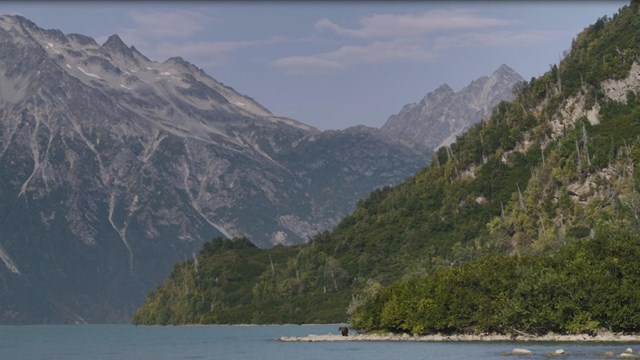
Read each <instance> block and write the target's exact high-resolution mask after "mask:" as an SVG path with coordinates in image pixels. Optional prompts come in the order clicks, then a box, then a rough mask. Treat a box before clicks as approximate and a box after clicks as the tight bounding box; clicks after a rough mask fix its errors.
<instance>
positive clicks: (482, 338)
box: [279, 333, 640, 343]
mask: <svg viewBox="0 0 640 360" xmlns="http://www.w3.org/2000/svg"><path fill="white" fill-rule="evenodd" d="M279 340H280V341H283V342H338V341H404V342H493V341H495V342H558V343H561V342H594V343H596V342H601V343H640V334H633V335H627V334H619V333H599V334H597V335H594V336H591V335H588V334H577V335H560V334H554V333H549V334H546V335H541V336H535V335H517V336H512V335H501V334H477V335H470V334H453V335H443V334H433V335H409V334H401V335H399V334H392V333H389V334H353V335H349V336H342V335H340V334H325V335H316V334H309V335H308V336H302V337H299V336H282V337H280V339H279Z"/></svg>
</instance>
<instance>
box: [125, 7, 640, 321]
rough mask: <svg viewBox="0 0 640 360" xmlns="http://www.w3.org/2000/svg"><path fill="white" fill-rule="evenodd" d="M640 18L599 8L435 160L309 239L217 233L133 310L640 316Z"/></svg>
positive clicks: (441, 317)
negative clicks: (282, 243)
mask: <svg viewBox="0 0 640 360" xmlns="http://www.w3.org/2000/svg"><path fill="white" fill-rule="evenodd" d="M639 29H640V9H639V3H638V1H633V2H632V3H631V4H630V5H628V6H625V7H624V8H622V9H621V10H620V11H619V13H618V14H616V15H614V16H613V17H612V18H606V17H604V18H601V19H598V20H597V21H596V22H595V23H594V24H593V25H591V26H589V27H588V28H587V29H585V30H584V31H583V32H582V33H580V34H579V35H578V36H577V37H576V39H575V40H574V41H573V43H572V44H571V48H570V50H569V51H567V53H566V56H565V57H564V59H563V60H562V61H561V62H560V64H558V65H553V66H551V68H550V70H549V71H547V72H546V73H545V74H544V75H542V76H540V77H538V78H533V79H531V81H529V82H523V83H521V84H519V85H518V86H517V89H516V97H515V99H514V100H513V101H512V102H509V103H506V102H503V103H501V104H499V105H498V106H497V107H496V108H494V110H493V113H492V115H491V117H490V118H489V119H487V120H486V121H484V122H482V123H480V124H478V125H476V126H474V127H472V128H471V129H470V130H469V131H468V132H466V133H465V134H464V135H463V136H461V137H460V138H458V139H457V141H456V142H455V143H454V144H452V145H451V146H450V147H444V148H441V149H440V150H439V151H438V152H437V153H436V154H435V155H434V157H433V159H432V161H431V164H430V166H428V167H427V168H425V169H423V170H422V171H420V172H419V173H418V174H416V175H415V176H414V177H412V178H410V179H408V180H407V181H406V182H404V183H403V184H402V185H400V186H397V187H394V188H385V189H380V190H376V191H374V192H373V193H372V194H371V195H370V196H369V197H368V198H367V199H366V200H363V201H361V202H360V204H359V205H358V207H357V209H356V210H355V211H354V212H353V213H352V214H351V215H349V216H348V217H346V218H345V219H344V220H343V221H342V222H341V223H340V224H339V225H338V226H337V227H336V229H334V230H333V231H332V232H325V233H322V234H319V235H318V236H316V237H315V238H314V239H313V240H312V241H311V242H310V243H309V244H307V245H303V246H298V247H293V248H274V249H271V250H258V249H255V248H250V247H246V246H245V247H238V246H233V244H240V243H243V241H242V240H225V241H223V240H216V241H214V242H213V243H212V244H211V245H208V248H205V250H203V251H202V252H201V254H200V255H199V256H198V257H197V258H196V259H195V260H192V261H189V262H186V263H185V264H180V265H177V266H176V269H175V271H174V273H173V274H172V276H171V277H170V278H169V279H168V280H167V281H166V282H165V283H164V284H163V285H161V286H160V287H159V288H158V289H157V290H156V291H155V292H153V293H151V294H150V295H149V296H148V299H147V302H146V304H145V305H144V306H143V307H142V308H141V309H139V311H138V313H137V314H136V316H135V317H134V319H133V321H134V323H194V322H195V323H211V322H214V323H216V322H222V323H228V322H258V323H259V322H334V321H346V320H348V319H349V315H348V314H350V315H351V321H352V322H353V325H355V326H356V327H360V328H365V329H378V328H380V329H387V330H393V331H410V332H417V333H423V332H431V331H502V332H506V331H514V330H517V331H534V332H544V331H546V330H556V331H564V332H578V331H585V330H588V329H596V328H599V327H605V328H610V329H614V330H633V329H635V328H634V325H633V324H634V323H637V322H634V321H633V316H631V315H630V314H632V313H633V312H634V308H633V306H632V305H631V304H632V303H634V299H636V295H635V292H633V291H632V290H630V289H632V288H633V285H634V284H637V283H638V282H640V273H639V272H638V271H636V270H635V269H634V267H633V266H631V265H629V266H627V265H628V264H629V262H632V259H633V257H631V258H628V256H632V255H629V254H634V253H636V252H638V251H640V245H637V244H639V242H638V237H637V235H635V233H636V232H637V230H638V229H639V228H640V194H638V192H637V190H636V189H637V185H639V184H640V183H639V182H638V176H637V175H636V172H635V165H636V164H638V162H640V140H638V135H640V100H639V99H638V97H637V94H638V93H639V92H638V90H639V89H640V65H639V64H638V55H639V54H638V51H640V30H639ZM608 237H610V238H608ZM207 249H208V250H207ZM616 249H623V250H616ZM605 250H606V251H605ZM623 254H624V256H623ZM230 257H234V258H235V259H242V260H238V261H237V262H229V258H230ZM245 259H246V260H245ZM251 259H255V262H253V263H252V262H251ZM196 264H198V265H196ZM602 266H604V267H605V269H604V270H603V268H602ZM205 268H208V269H209V270H204V269H205ZM581 269H590V271H591V270H593V271H595V270H597V269H600V270H602V271H600V273H601V274H600V275H601V276H599V277H590V276H589V275H588V274H592V275H593V274H594V273H593V271H591V272H589V273H587V274H579V275H578V273H579V272H580V271H579V270H581ZM605 270H606V271H605ZM485 275H486V276H485ZM184 279H189V281H185V280H184ZM529 279H531V281H529ZM445 280H446V281H445ZM614 280H615V281H614ZM392 283H395V284H394V285H392V286H391V287H389V288H386V289H385V288H384V287H385V286H388V285H390V284H392ZM538 285H540V286H538ZM528 286H533V288H529V287H528ZM545 286H546V287H545ZM578 290H580V292H578ZM470 291H471V292H473V294H474V296H465V294H467V293H469V292H470ZM524 294H534V295H536V294H538V295H539V296H538V295H536V296H537V297H536V296H533V297H532V299H529V298H528V297H526V296H529V295H526V296H525V295H524ZM567 294H569V295H567ZM567 296H568V297H567ZM595 296H597V297H603V296H606V297H608V298H606V299H605V298H600V299H594V298H593V297H595ZM184 299H188V301H185V300H184ZM518 299H520V300H521V302H517V300H518ZM520 300H518V301H520ZM598 301H599V302H598ZM616 301H617V302H618V303H619V304H620V305H619V306H617V307H613V308H610V309H609V310H608V312H599V313H597V314H596V313H595V311H596V309H600V308H603V307H607V306H610V305H611V304H613V303H614V302H616ZM627 304H629V306H627ZM229 309H233V312H232V313H233V314H234V316H233V318H230V317H229V316H228V315H226V314H229V312H228V310H229ZM589 309H591V310H589ZM636 312H637V311H636ZM534 313H535V316H534V315H532V314H534ZM410 314H413V315H412V316H413V317H411V316H409V315H410ZM545 319H546V320H545Z"/></svg>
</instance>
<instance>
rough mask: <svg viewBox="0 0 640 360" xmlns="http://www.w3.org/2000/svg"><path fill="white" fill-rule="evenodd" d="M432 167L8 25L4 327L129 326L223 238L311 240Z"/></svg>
mask: <svg viewBox="0 0 640 360" xmlns="http://www.w3.org/2000/svg"><path fill="white" fill-rule="evenodd" d="M427 159H428V158H427V157H425V156H424V155H422V154H419V153H417V152H415V151H413V150H411V149H409V148H407V147H405V146H403V145H401V144H399V143H398V142H397V141H393V140H391V139H389V138H388V137H385V136H380V134H373V133H371V132H370V131H368V130H367V129H357V128H356V129H349V130H345V131H338V132H327V133H321V132H319V131H318V130H316V129H314V128H312V127H310V126H307V125H304V124H302V123H300V122H298V121H295V120H292V119H287V118H282V117H278V116H275V115H273V114H271V113H270V112H269V111H268V110H267V109H265V108H264V107H262V106H261V105H260V104H258V103H257V102H256V101H254V100H253V99H251V98H249V97H247V96H244V95H241V94H239V93H237V92H236V91H235V90H234V89H232V88H230V87H228V86H225V85H223V84H221V83H219V82H217V81H216V80H214V79H213V78H211V77H210V76H208V75H207V74H206V73H204V72H203V71H202V70H200V69H198V68H197V67H195V66H193V65H191V64H189V63H188V62H186V61H184V60H182V59H181V58H171V59H169V60H167V61H165V62H163V63H159V62H155V61H151V60H149V59H148V58H146V57H145V56H144V55H143V54H141V53H140V52H139V51H137V50H136V49H135V48H134V47H127V46H126V45H125V44H124V43H123V42H122V41H121V40H120V38H118V37H117V36H115V35H114V36H112V37H110V38H109V39H108V40H107V41H106V42H105V43H104V44H102V45H99V44H97V43H96V42H95V41H94V40H93V39H92V38H90V37H86V36H83V35H78V34H63V33H62V32H60V31H58V30H44V29H41V28H39V27H37V26H36V25H35V24H33V23H32V22H30V21H29V20H27V19H25V18H22V17H19V16H3V17H0V169H1V170H0V260H2V263H0V322H3V323H12V322H114V321H128V320H129V317H130V315H131V314H132V312H133V311H134V309H135V308H136V307H137V306H138V305H139V304H140V303H142V301H143V299H144V294H145V293H146V292H147V291H148V290H149V289H151V288H152V287H154V286H155V285H156V284H157V283H158V282H159V281H160V280H161V279H163V278H164V277H165V276H166V275H167V274H168V273H169V271H170V270H171V268H172V266H173V264H174V263H175V262H176V261H177V260H183V259H184V258H190V257H191V256H192V255H193V253H194V252H196V251H197V250H198V249H199V248H200V247H201V244H202V242H203V241H206V240H209V239H211V238H212V237H214V236H227V237H231V236H247V237H248V238H250V239H251V240H252V241H254V242H255V243H256V244H258V245H260V246H265V247H266V246H271V245H273V244H279V243H282V244H292V243H300V242H304V241H305V240H307V239H308V237H309V236H311V235H312V234H314V233H316V232H318V231H320V230H323V229H327V228H330V227H332V226H333V225H335V224H336V223H337V221H338V220H339V219H340V218H341V217H342V216H344V215H345V214H347V213H348V212H349V211H351V210H352V209H353V207H354V206H355V203H356V201H357V199H358V198H359V197H360V196H363V195H365V194H367V193H368V192H369V191H371V190H372V189H374V188H376V187H380V186H384V185H389V184H394V183H398V182H399V181H401V180H402V179H404V178H405V177H407V176H408V175H410V174H412V173H413V172H414V171H415V170H417V169H418V168H419V167H421V166H423V165H424V164H425V163H426V162H427Z"/></svg>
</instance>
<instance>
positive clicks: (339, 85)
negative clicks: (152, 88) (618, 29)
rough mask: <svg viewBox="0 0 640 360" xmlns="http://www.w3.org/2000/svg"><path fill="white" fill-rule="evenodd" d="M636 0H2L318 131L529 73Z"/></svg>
mask: <svg viewBox="0 0 640 360" xmlns="http://www.w3.org/2000/svg"><path fill="white" fill-rule="evenodd" d="M626 3H628V1H601V2H598V1H590V2H579V1H571V2H551V1H548V2H547V1H538V2H506V1H498V2H481V1H448V2H430V1H424V2H419V1H409V2H402V1H401V2H391V1H390V2H382V1H375V2H366V1H357V2H346V3H345V2H337V1H330V2H322V1H319V2H318V1H315V2H305V1H301V2H268V1H264V2H246V1H240V2H218V1H211V2H207V1H196V2H171V1H166V2H157V3H153V2H135V1H134V2H130V3H127V2H120V1H116V2H87V3H83V2H79V1H74V2H25V3H18V2H0V13H2V14H20V15H23V16H26V17H27V18H29V19H31V20H32V21H34V22H35V23H36V24H37V25H38V26H40V27H43V28H46V29H60V30H62V31H63V32H64V33H81V34H85V35H89V36H92V37H94V38H96V40H98V42H103V41H104V40H106V38H107V37H108V36H109V35H111V34H118V35H120V37H121V38H122V39H123V40H124V42H125V43H126V44H127V45H134V46H135V47H136V48H138V49H139V50H140V51H141V52H143V53H144V54H145V55H147V56H148V57H149V58H151V59H153V60H157V61H164V60H166V59H167V58H169V57H173V56H182V57H183V58H185V59H186V60H187V61H189V62H191V63H193V64H195V65H196V66H198V67H200V68H202V69H204V70H205V71H206V72H207V73H208V74H209V75H211V76H212V77H213V78H215V79H217V80H219V81H221V82H223V83H225V84H226V85H229V86H231V87H233V88H235V89H236V90H237V91H239V92H240V93H243V94H246V95H248V96H251V97H253V98H254V99H256V100H257V101H258V102H260V103H261V104H263V105H264V106H265V107H267V108H268V109H270V110H271V111H272V112H273V113H275V114H277V115H280V116H287V117H291V118H294V119H296V120H299V121H302V122H304V123H307V124H309V125H312V126H315V127H317V128H319V129H322V130H325V129H344V128H346V127H349V126H353V125H357V124H364V125H369V126H374V127H379V126H381V125H382V124H383V123H384V122H385V121H386V119H387V118H388V117H389V116H390V115H392V114H395V113H397V112H398V111H399V110H400V109H401V107H402V106H403V105H404V104H407V103H410V102H417V101H419V100H420V99H421V98H422V97H423V96H424V95H426V94H427V93H428V92H430V91H432V90H434V89H435V88H436V87H438V86H439V85H441V84H443V83H448V84H449V85H450V86H451V87H452V88H453V89H454V90H459V89H460V88H462V87H463V86H465V85H467V84H468V83H469V82H470V81H471V80H473V79H475V78H478V77H480V76H482V75H489V74H490V73H491V72H493V71H494V70H495V69H497V68H498V66H500V65H501V64H503V63H505V64H507V65H509V66H511V67H512V68H513V69H515V70H516V71H517V72H519V73H520V74H521V75H522V76H523V77H524V78H525V79H530V78H531V77H532V76H538V75H540V74H542V73H544V72H545V71H546V70H547V69H548V68H549V66H550V65H551V64H553V63H557V62H558V60H559V59H560V57H561V54H562V52H563V51H564V50H567V49H568V48H569V47H570V44H571V39H572V38H573V37H574V36H575V35H576V34H577V33H578V32H579V31H580V30H582V29H583V28H584V27H586V26H588V25H589V24H591V23H593V22H595V21H596V20H597V19H598V18H599V17H602V16H604V15H608V16H611V15H612V14H614V13H615V12H616V11H617V9H618V8H620V7H621V6H622V5H624V4H626Z"/></svg>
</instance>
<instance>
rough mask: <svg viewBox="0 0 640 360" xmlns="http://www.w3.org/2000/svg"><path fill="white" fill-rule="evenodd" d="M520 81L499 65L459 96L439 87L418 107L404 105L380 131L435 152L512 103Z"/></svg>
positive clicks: (508, 69) (444, 87) (509, 70)
mask: <svg viewBox="0 0 640 360" xmlns="http://www.w3.org/2000/svg"><path fill="white" fill-rule="evenodd" d="M523 80H524V79H522V77H521V76H520V75H519V74H518V73H516V72H515V71H514V70H513V69H511V68H510V67H508V66H507V65H501V66H500V67H499V68H498V69H497V70H496V71H494V72H493V74H491V76H483V77H481V78H479V79H476V80H474V81H472V82H471V83H470V84H469V85H467V86H466V87H464V88H463V89H462V90H460V91H458V92H454V91H453V90H452V89H451V88H450V87H449V85H447V84H444V85H441V86H440V87H438V88H437V89H436V90H435V91H433V92H430V93H429V94H427V95H426V96H425V97H424V98H423V99H422V100H421V101H420V102H419V103H417V104H416V103H411V104H407V105H405V106H404V107H402V110H400V112H399V113H398V114H395V115H391V116H390V117H389V119H388V120H387V122H385V123H384V125H383V126H382V131H383V132H385V133H386V134H389V135H392V136H394V137H397V138H399V139H402V140H405V141H408V142H410V143H413V144H416V145H419V146H424V147H427V148H428V149H433V150H437V149H438V148H439V147H441V146H443V145H449V144H451V143H452V142H453V141H454V140H455V138H456V136H458V135H461V134H462V133H463V132H464V131H465V130H467V129H468V128H469V127H470V126H471V125H473V124H475V123H477V122H478V121H480V120H482V119H488V118H489V116H490V115H491V110H492V109H493V107H494V106H496V105H497V104H498V103H499V102H500V101H503V100H506V101H509V100H511V99H513V86H514V85H515V84H516V83H518V82H520V81H523Z"/></svg>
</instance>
